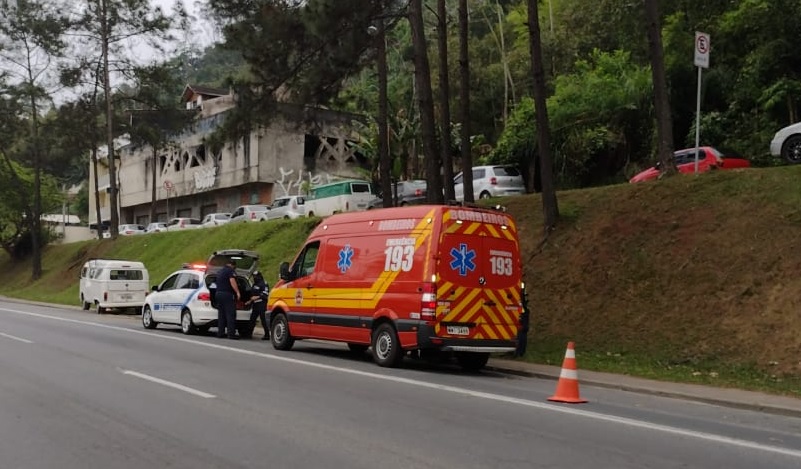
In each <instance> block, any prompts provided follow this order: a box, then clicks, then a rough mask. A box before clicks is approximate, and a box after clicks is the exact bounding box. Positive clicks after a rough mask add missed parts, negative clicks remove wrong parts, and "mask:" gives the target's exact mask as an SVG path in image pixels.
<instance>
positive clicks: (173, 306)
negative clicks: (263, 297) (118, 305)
mask: <svg viewBox="0 0 801 469" xmlns="http://www.w3.org/2000/svg"><path fill="white" fill-rule="evenodd" d="M230 259H233V260H234V262H235V263H236V273H237V278H236V280H237V283H238V285H239V291H240V292H241V293H242V294H243V295H246V294H247V293H246V292H249V291H250V280H249V278H250V276H251V275H252V274H253V272H255V271H256V268H257V266H258V263H259V255H258V253H255V252H253V251H243V250H239V249H226V250H223V251H217V252H214V253H213V254H212V255H211V257H210V258H209V260H208V262H207V263H206V264H200V265H196V264H187V265H185V266H184V268H183V269H180V270H177V271H175V272H173V273H171V274H170V275H168V276H167V278H166V279H164V281H163V282H161V284H159V285H155V286H153V288H152V291H151V293H150V294H149V295H147V297H146V298H145V304H144V305H143V306H142V325H143V326H144V327H145V328H146V329H154V328H155V327H156V326H157V325H158V324H176V325H180V326H181V332H183V333H184V334H193V333H195V332H197V331H200V332H203V333H205V332H207V331H208V330H209V328H210V327H216V326H217V308H216V305H215V304H214V292H215V288H214V280H215V278H216V275H217V272H219V271H220V269H222V267H223V266H225V264H226V262H228V261H229V260H230ZM236 309H237V311H236V326H237V330H238V331H239V335H240V336H241V337H250V336H251V335H252V334H253V330H252V329H251V327H250V308H249V307H248V308H245V305H244V302H243V300H241V301H239V302H237V305H236Z"/></svg>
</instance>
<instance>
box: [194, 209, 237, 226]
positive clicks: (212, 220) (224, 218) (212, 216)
mask: <svg viewBox="0 0 801 469" xmlns="http://www.w3.org/2000/svg"><path fill="white" fill-rule="evenodd" d="M230 220H231V214H230V213H209V214H208V215H206V216H205V217H203V220H201V221H200V226H202V227H203V228H209V227H211V226H220V225H225V224H226V223H228V222H229V221H230Z"/></svg>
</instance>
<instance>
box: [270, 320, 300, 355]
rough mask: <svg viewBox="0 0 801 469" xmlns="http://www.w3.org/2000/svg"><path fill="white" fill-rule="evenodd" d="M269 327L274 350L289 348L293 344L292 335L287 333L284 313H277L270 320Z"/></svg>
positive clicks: (287, 324)
mask: <svg viewBox="0 0 801 469" xmlns="http://www.w3.org/2000/svg"><path fill="white" fill-rule="evenodd" d="M271 329H272V333H270V341H271V342H272V343H273V348H275V349H276V350H289V349H291V348H292V346H293V345H295V339H294V337H292V336H291V335H289V323H288V322H287V320H286V315H285V314H283V313H281V314H278V315H277V316H276V317H275V318H274V319H273V320H272V328H271Z"/></svg>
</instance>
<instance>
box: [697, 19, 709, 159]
mask: <svg viewBox="0 0 801 469" xmlns="http://www.w3.org/2000/svg"><path fill="white" fill-rule="evenodd" d="M709 48H710V40H709V34H706V33H701V32H697V31H696V33H695V60H694V63H695V66H696V67H698V93H697V95H696V98H695V174H698V152H699V149H700V148H699V147H700V144H701V142H700V140H701V71H702V70H703V69H705V68H709Z"/></svg>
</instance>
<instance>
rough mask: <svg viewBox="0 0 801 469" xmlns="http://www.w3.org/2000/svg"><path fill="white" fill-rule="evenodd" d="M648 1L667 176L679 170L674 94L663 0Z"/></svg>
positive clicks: (647, 18)
mask: <svg viewBox="0 0 801 469" xmlns="http://www.w3.org/2000/svg"><path fill="white" fill-rule="evenodd" d="M644 1H645V21H646V23H647V24H646V28H647V30H648V50H649V51H650V57H651V75H652V77H653V82H654V110H655V111H656V122H657V134H658V135H657V137H658V139H657V140H658V154H659V161H660V162H661V163H662V169H661V173H662V174H663V175H664V174H672V173H675V172H676V165H675V162H674V161H673V119H672V117H671V115H670V101H669V99H670V97H669V96H668V90H667V78H666V74H665V59H664V54H663V52H662V27H661V22H660V20H659V1H658V0H644Z"/></svg>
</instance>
